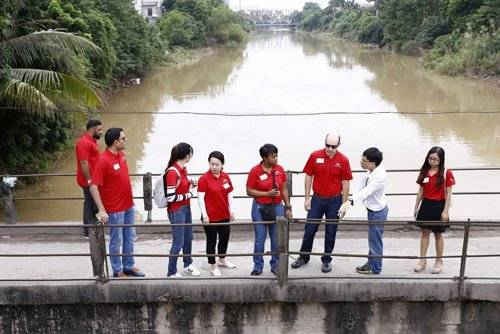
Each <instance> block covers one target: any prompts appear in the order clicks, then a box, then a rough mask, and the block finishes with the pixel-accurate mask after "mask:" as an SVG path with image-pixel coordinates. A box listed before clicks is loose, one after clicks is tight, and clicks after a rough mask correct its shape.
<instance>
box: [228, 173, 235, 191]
mask: <svg viewBox="0 0 500 334" xmlns="http://www.w3.org/2000/svg"><path fill="white" fill-rule="evenodd" d="M227 181H228V182H229V189H228V190H227V193H228V194H229V193H230V192H232V191H233V190H234V188H233V181H231V178H230V177H229V175H227Z"/></svg>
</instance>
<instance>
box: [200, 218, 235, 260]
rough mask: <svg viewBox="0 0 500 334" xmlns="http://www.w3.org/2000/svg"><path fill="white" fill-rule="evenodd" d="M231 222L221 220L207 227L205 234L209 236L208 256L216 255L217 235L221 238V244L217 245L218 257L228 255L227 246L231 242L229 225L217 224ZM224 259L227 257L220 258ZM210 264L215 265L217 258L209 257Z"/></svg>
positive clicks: (205, 227)
mask: <svg viewBox="0 0 500 334" xmlns="http://www.w3.org/2000/svg"><path fill="white" fill-rule="evenodd" d="M228 222H229V220H220V221H216V222H210V223H208V224H207V225H206V226H203V228H204V229H205V234H206V235H207V254H215V246H216V245H217V235H218V236H219V244H218V245H217V255H219V254H226V252H227V244H228V242H229V233H230V231H231V229H230V226H229V225H222V226H221V225H219V226H217V223H228ZM219 257H220V258H224V257H225V255H222V256H220V255H219ZM208 263H210V264H215V256H209V257H208Z"/></svg>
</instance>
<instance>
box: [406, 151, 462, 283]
mask: <svg viewBox="0 0 500 334" xmlns="http://www.w3.org/2000/svg"><path fill="white" fill-rule="evenodd" d="M444 162H445V161H444V150H443V149H442V148H441V147H438V146H435V147H433V148H431V149H430V150H429V152H428V153H427V156H426V157H425V161H424V163H423V165H422V168H421V169H420V174H419V176H418V178H417V184H419V186H420V187H419V189H418V193H417V199H416V201H415V213H414V215H415V218H416V220H417V221H433V222H439V221H442V222H443V223H442V224H437V225H436V223H434V224H425V223H419V226H420V228H421V229H422V236H421V239H420V256H422V257H424V256H426V254H427V248H428V247H429V236H430V233H431V232H433V233H434V237H435V241H436V256H437V258H436V261H435V263H434V267H433V268H432V271H431V272H432V273H433V274H439V273H440V272H441V271H442V268H443V259H442V256H443V250H444V240H443V236H442V233H443V232H444V231H445V230H446V228H448V227H449V225H447V224H446V223H445V222H446V221H448V220H449V213H448V211H449V208H450V203H451V193H452V187H453V185H454V184H455V177H454V176H453V173H452V172H451V170H449V169H448V170H446V169H445V163H444ZM426 264H427V262H426V260H425V259H420V260H419V261H418V263H417V265H416V266H415V272H421V271H423V270H424V269H425V267H426Z"/></svg>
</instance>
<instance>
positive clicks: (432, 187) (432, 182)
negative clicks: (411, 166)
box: [417, 169, 455, 201]
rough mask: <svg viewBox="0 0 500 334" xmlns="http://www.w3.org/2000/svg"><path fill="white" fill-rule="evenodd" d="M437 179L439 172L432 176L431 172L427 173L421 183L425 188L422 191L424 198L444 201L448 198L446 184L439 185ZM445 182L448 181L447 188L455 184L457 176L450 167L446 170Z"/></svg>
mask: <svg viewBox="0 0 500 334" xmlns="http://www.w3.org/2000/svg"><path fill="white" fill-rule="evenodd" d="M437 181H438V173H436V174H434V175H432V176H431V175H429V173H427V176H426V177H425V178H424V179H423V181H422V183H420V185H421V186H422V188H423V192H422V197H423V198H426V199H430V200H433V201H442V200H444V199H446V192H445V186H444V184H441V186H438V185H437ZM417 183H418V182H417ZM445 183H446V188H448V187H451V186H453V185H454V184H455V176H453V172H452V171H451V170H450V169H448V170H447V171H446V182H445Z"/></svg>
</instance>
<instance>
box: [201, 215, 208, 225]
mask: <svg viewBox="0 0 500 334" xmlns="http://www.w3.org/2000/svg"><path fill="white" fill-rule="evenodd" d="M202 222H203V224H208V223H210V219H209V218H208V216H203V219H202Z"/></svg>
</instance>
